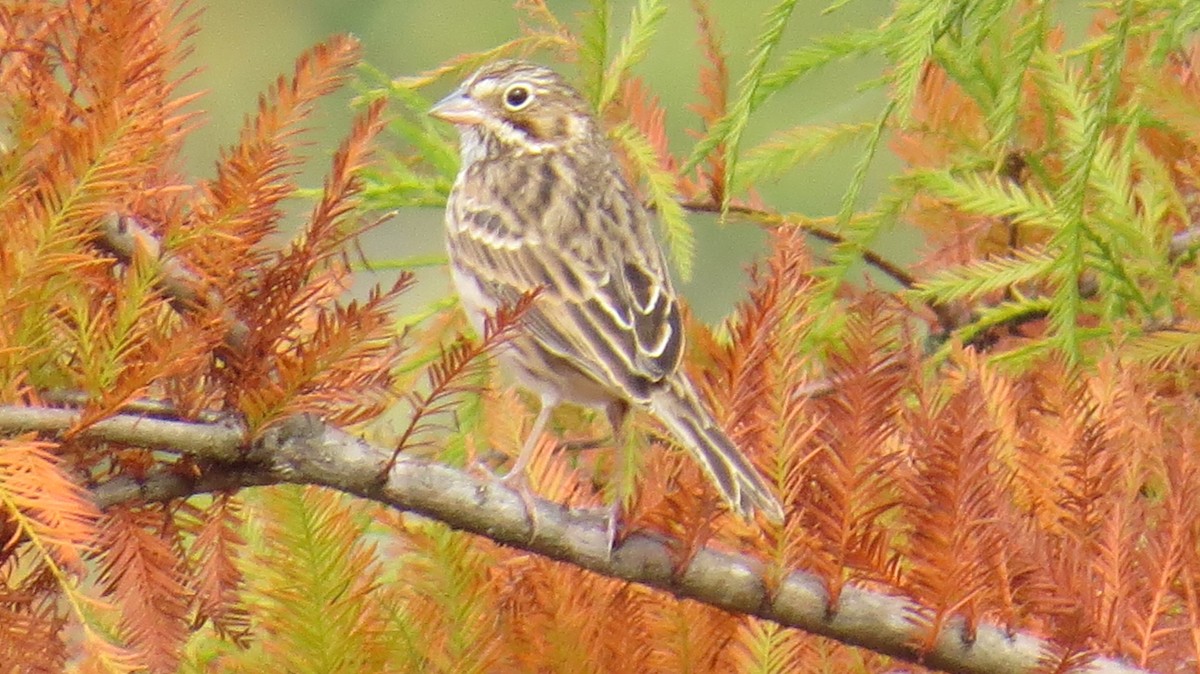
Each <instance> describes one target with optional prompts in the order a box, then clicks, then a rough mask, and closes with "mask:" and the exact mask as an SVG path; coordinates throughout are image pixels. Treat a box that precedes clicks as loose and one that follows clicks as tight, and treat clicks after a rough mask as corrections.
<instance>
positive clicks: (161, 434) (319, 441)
mask: <svg viewBox="0 0 1200 674" xmlns="http://www.w3.org/2000/svg"><path fill="white" fill-rule="evenodd" d="M78 419H79V416H78V414H77V413H75V412H72V411H69V410H60V409H49V408H38V407H21V406H0V434H12V433H16V432H23V431H39V432H43V433H63V432H66V431H68V430H70V429H72V428H74V426H75V424H76V422H77V421H78ZM78 434H79V435H80V436H82V437H89V438H94V439H99V440H108V441H118V442H124V443H130V444H134V445H137V446H147V447H155V448H157V449H160V450H165V451H175V452H181V453H182V452H186V453H188V454H192V455H194V456H196V457H198V458H201V459H207V460H209V461H212V462H215V463H214V465H212V466H209V467H207V468H206V469H205V471H204V473H203V475H201V476H200V477H196V478H192V477H188V476H183V475H179V474H175V473H172V472H170V470H169V469H166V468H164V469H161V470H160V471H158V472H153V473H151V475H150V477H148V478H147V479H145V480H142V481H136V480H133V479H131V478H128V477H119V478H116V479H114V480H111V481H109V482H106V483H103V484H100V485H98V486H96V487H94V489H93V493H94V495H95V498H96V501H97V503H98V504H100V505H101V506H102V507H111V506H113V505H116V504H122V503H139V502H148V501H163V500H172V499H176V498H186V497H187V496H189V495H193V494H199V493H206V492H211V491H223V490H231V489H238V488H242V487H249V486H258V485H265V484H273V483H284V482H287V483H295V484H311V485H322V486H326V487H331V488H333V489H338V490H340V491H343V492H347V493H350V494H355V495H358V496H361V497H363V498H368V499H372V500H374V501H377V502H379V503H384V504H387V505H390V506H392V507H395V508H397V509H400V510H404V511H408V512H412V513H417V514H420V515H424V516H426V517H430V518H433V519H436V520H439V521H441V522H444V523H446V524H447V525H449V526H451V527H453V528H455V529H460V530H462V531H467V532H471V533H474V534H478V535H480V536H486V537H488V538H490V539H492V540H495V541H497V542H499V543H503V544H506V545H510V546H513V547H516V548H521V549H523V550H527V551H529V552H532V553H536V554H539V555H543V556H546V557H549V558H552V559H556V560H559V561H563V562H567V563H570V564H574V565H576V566H579V567H582V568H585V569H588V570H591V571H594V572H596V573H599V574H603V575H606V576H610V577H613V578H620V579H623V580H627V581H630V582H635V583H640V584H643V585H648V586H651V587H656V588H659V589H662V590H665V591H667V592H670V593H671V594H673V595H675V596H677V597H686V598H689V599H694V600H696V601H700V602H703V603H706V604H709V605H712V606H716V607H718V608H721V609H724V610H727V611H732V612H737V613H744V614H748V615H754V616H758V617H760V618H764V619H767V620H772V621H774V622H777V623H779V624H781V625H785V626H790V627H796V628H800V629H803V630H806V631H809V632H813V633H815V634H820V635H823V636H826V637H829V638H832V639H836V640H838V641H841V642H843V643H846V644H850V645H853V646H858V647H862V648H868V649H870V650H873V651H876V652H879V653H884V654H887V655H891V656H894V657H897V658H900V659H904V660H909V661H913V662H918V661H919V662H920V663H921V664H923V665H924V666H927V667H933V668H937V669H942V670H945V671H950V672H963V673H971V674H990V673H998V672H1004V673H1020V672H1033V671H1035V670H1036V669H1037V665H1038V662H1039V660H1040V658H1042V657H1043V656H1044V655H1045V654H1047V653H1049V652H1050V644H1049V643H1048V642H1046V641H1044V640H1042V639H1039V638H1037V637H1034V636H1032V635H1027V634H1022V633H1016V634H1010V633H1009V632H1008V631H1006V630H1004V629H1001V628H999V627H995V626H988V625H983V626H980V627H978V628H977V629H976V631H975V634H974V638H973V639H971V638H968V636H967V633H966V632H965V630H964V629H963V625H962V623H961V622H951V623H950V624H949V625H948V626H947V628H946V629H944V630H943V631H942V633H941V634H940V635H939V638H938V640H937V642H936V645H935V646H934V648H933V650H932V651H930V652H928V653H923V654H922V653H919V652H917V651H916V650H915V649H914V648H913V647H912V646H911V644H914V643H917V642H918V638H919V637H920V634H919V628H918V627H917V626H916V625H915V622H914V621H913V620H912V618H913V616H914V615H917V614H919V613H920V612H921V608H920V607H918V606H917V605H916V604H914V603H912V602H910V601H908V600H907V599H904V598H901V597H895V596H889V595H885V594H882V593H879V592H874V591H869V590H864V589H859V588H854V587H848V588H846V590H845V591H844V592H843V593H842V596H841V599H840V600H839V602H838V604H837V606H836V607H832V610H831V609H830V607H828V606H827V603H828V597H827V595H826V593H825V590H824V584H823V582H822V581H821V579H820V578H819V577H817V576H814V575H812V574H807V573H802V572H798V571H796V572H792V573H790V574H788V575H787V576H786V577H785V578H784V579H783V581H782V583H781V584H780V585H779V586H778V588H777V589H776V590H775V592H774V593H773V594H772V593H768V590H767V586H766V584H765V583H764V581H763V577H764V573H765V569H764V568H763V565H762V563H761V562H760V561H758V560H755V559H753V558H750V557H746V556H742V555H733V554H728V553H723V552H718V551H716V550H712V549H702V550H700V552H699V553H697V554H696V555H695V557H694V558H692V560H691V561H690V562H689V563H688V564H687V565H686V566H685V567H683V568H682V569H680V570H677V569H676V564H677V559H676V557H675V556H674V555H673V553H672V549H671V547H670V546H669V544H668V543H669V542H668V541H665V540H662V539H659V538H657V537H653V536H649V535H642V534H635V535H632V536H629V537H628V538H626V539H625V540H624V541H623V542H622V543H621V544H620V545H619V546H617V547H616V548H615V549H614V550H613V551H612V555H611V556H609V555H608V554H607V537H606V535H605V530H604V516H603V515H601V514H598V513H592V512H584V511H579V510H570V509H567V508H565V507H563V506H561V505H559V504H556V503H552V502H549V501H545V500H542V499H537V498H529V499H526V498H523V497H522V496H521V495H520V494H518V493H517V492H515V491H513V490H511V489H509V488H508V487H506V486H504V485H503V484H501V483H499V482H498V481H495V480H486V479H481V478H477V477H474V476H472V475H469V474H467V473H465V472H463V471H460V470H456V469H454V468H452V467H449V466H446V465H443V464H439V463H436V462H432V461H426V460H422V459H417V458H412V457H407V456H401V457H400V458H399V460H397V461H396V462H395V464H394V466H393V467H392V469H391V470H390V471H388V472H387V474H386V475H383V474H381V471H382V468H383V466H385V465H386V464H387V463H388V461H389V459H390V458H391V450H390V449H386V448H382V447H376V446H373V445H371V444H368V443H366V442H364V441H362V440H359V439H358V438H355V437H353V436H351V435H350V434H348V433H346V432H345V431H342V430H340V429H338V428H335V427H332V426H329V425H326V424H324V423H322V422H320V421H319V420H317V419H315V418H313V417H311V416H303V415H302V416H296V417H292V418H289V419H287V420H285V421H284V422H282V423H281V424H279V425H277V426H275V427H272V428H271V429H268V430H267V431H265V432H264V433H263V434H262V436H261V437H260V438H258V439H257V440H255V441H253V442H251V443H249V444H244V443H243V442H242V437H243V435H242V433H241V431H240V429H234V428H230V427H229V426H228V425H219V424H202V423H186V422H179V421H168V420H163V419H154V418H148V417H142V416H136V415H117V416H114V417H112V418H110V419H106V420H104V421H101V422H98V423H96V424H93V425H91V426H88V427H86V428H84V429H82V430H79V431H78ZM527 502H528V504H529V506H530V507H532V508H533V511H534V512H532V513H528V512H527V511H526V503H527ZM530 515H533V516H534V519H536V521H537V526H536V527H534V526H533V525H532V524H531V519H530ZM1073 671H1077V672H1088V673H1090V674H1118V673H1120V674H1134V673H1137V672H1142V670H1139V669H1136V668H1133V667H1130V666H1127V665H1123V664H1121V663H1118V662H1116V661H1112V660H1095V661H1092V662H1091V663H1090V664H1089V665H1087V666H1086V667H1084V668H1081V669H1077V670H1073Z"/></svg>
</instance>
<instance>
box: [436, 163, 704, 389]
mask: <svg viewBox="0 0 1200 674" xmlns="http://www.w3.org/2000/svg"><path fill="white" fill-rule="evenodd" d="M535 175H536V174H535ZM530 187H532V186H530ZM618 188H619V185H618V186H614V187H613V189H594V190H587V191H580V193H579V201H576V202H575V203H574V205H571V204H567V203H565V202H561V203H560V202H551V203H545V200H543V202H541V203H540V204H537V205H540V206H541V208H540V209H539V208H536V207H535V204H529V203H527V204H518V205H517V207H515V208H514V207H512V206H513V204H512V203H505V204H498V203H490V204H487V205H485V204H483V203H479V202H473V201H472V200H470V199H463V200H461V201H460V203H461V207H460V208H457V209H455V211H454V212H453V213H451V215H450V218H451V223H450V225H451V228H450V232H451V234H450V245H451V246H452V248H453V253H454V255H455V256H456V257H457V258H458V259H459V260H460V261H461V262H462V264H464V265H465V266H467V267H468V268H469V269H470V272H471V273H472V275H473V276H474V277H475V279H476V281H477V282H478V283H479V284H480V285H481V287H482V288H483V289H484V290H485V292H486V293H487V294H489V295H490V296H492V297H494V298H497V299H499V300H500V301H501V302H511V301H514V300H515V298H516V297H518V296H520V294H522V293H525V292H529V291H533V290H535V289H540V293H539V295H538V299H537V301H536V302H534V304H533V306H532V307H531V308H530V310H529V311H528V313H526V315H525V316H524V318H523V320H524V323H525V325H526V326H527V329H528V330H529V332H530V334H531V335H533V336H534V337H535V339H537V340H538V342H539V343H540V345H541V346H542V347H543V348H545V349H547V350H549V351H550V352H551V353H553V354H555V355H557V356H559V357H561V358H563V359H565V360H567V361H568V362H571V363H573V364H575V365H576V366H577V367H578V368H579V369H580V370H581V371H582V372H584V373H586V374H587V375H588V376H590V377H591V378H593V379H595V380H597V381H598V382H599V383H601V384H603V385H605V386H606V387H609V388H614V389H618V390H622V391H623V392H624V393H625V397H628V398H631V399H633V400H640V401H646V400H648V398H649V393H650V389H651V387H652V385H653V384H655V383H657V382H659V381H661V380H663V379H664V378H665V377H667V376H668V375H670V374H671V373H673V372H674V371H675V370H676V368H677V367H678V365H679V360H680V357H681V355H682V350H683V330H682V320H681V317H680V313H679V305H678V301H677V300H676V297H675V293H674V291H673V289H672V287H671V282H670V278H669V277H668V276H667V274H666V269H665V265H664V263H663V259H662V252H661V250H660V249H659V248H658V245H657V243H656V242H655V241H654V239H653V237H652V235H651V232H650V228H649V224H648V217H647V215H646V212H645V209H644V208H643V207H642V206H641V204H639V203H636V202H633V203H628V201H627V199H626V198H625V195H626V194H629V195H631V194H632V192H631V191H629V190H628V188H626V189H625V190H621V189H618ZM523 192H524V193H526V194H536V193H537V190H536V189H529V188H527V189H526V190H523ZM521 218H524V219H525V220H531V219H532V221H524V222H523V221H521Z"/></svg>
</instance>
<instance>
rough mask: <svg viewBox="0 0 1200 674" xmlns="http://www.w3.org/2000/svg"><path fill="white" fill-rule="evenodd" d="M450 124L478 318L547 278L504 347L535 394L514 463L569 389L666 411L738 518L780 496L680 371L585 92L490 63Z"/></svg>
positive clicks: (518, 67)
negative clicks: (456, 137)
mask: <svg viewBox="0 0 1200 674" xmlns="http://www.w3.org/2000/svg"><path fill="white" fill-rule="evenodd" d="M431 114H433V115H434V116H436V117H439V118H441V119H445V120H447V121H450V122H453V123H455V124H456V125H457V126H458V128H459V131H460V133H461V136H462V160H463V164H462V168H461V170H460V172H459V175H458V179H457V181H456V182H455V185H454V189H453V190H452V192H451V194H450V199H449V202H448V204H447V208H446V242H447V250H448V252H449V256H450V262H451V272H452V275H453V277H454V281H455V284H456V286H457V287H458V290H459V294H460V296H461V299H462V303H463V306H464V307H465V309H466V311H467V313H468V314H469V315H470V316H471V318H472V320H473V321H474V322H475V324H476V326H477V327H480V326H481V325H482V322H483V317H484V315H485V313H486V312H490V311H494V310H495V309H496V308H498V307H499V306H500V305H502V304H505V303H509V302H512V301H514V300H516V299H517V298H518V297H519V296H520V295H521V294H522V293H525V292H529V291H533V290H535V289H540V294H539V295H538V298H537V300H536V301H535V302H534V304H533V306H532V308H531V309H530V310H529V311H528V312H527V313H526V314H525V316H524V318H523V330H522V333H521V334H520V335H519V336H518V337H517V338H516V339H514V340H513V342H512V343H511V345H510V346H509V347H508V348H507V349H506V351H505V352H504V355H503V356H502V358H503V360H504V363H505V364H506V365H507V366H509V367H510V368H511V369H512V370H513V371H514V372H515V373H516V375H517V377H518V379H519V380H520V382H521V383H522V384H523V385H524V386H526V387H528V388H530V389H531V390H533V391H536V392H538V393H539V394H540V395H541V397H542V411H541V413H540V414H539V415H538V418H537V420H535V422H534V428H533V430H532V434H531V437H530V438H529V440H528V441H527V442H526V443H525V447H524V448H523V449H522V452H521V456H520V457H519V458H518V460H517V463H516V465H515V466H514V469H513V470H514V471H522V470H523V469H524V467H525V463H526V461H527V460H528V458H529V454H530V453H531V451H532V450H533V447H534V445H535V443H536V440H537V437H538V436H539V435H540V433H541V430H542V428H543V426H544V425H545V422H546V419H547V415H548V414H549V411H550V410H551V409H552V408H553V407H554V406H555V405H557V404H558V403H559V402H563V401H568V402H574V403H579V404H584V405H590V406H600V407H604V408H605V409H606V410H607V411H608V413H609V416H610V418H611V419H614V423H617V424H619V422H620V419H621V418H622V417H623V416H624V413H625V410H627V409H628V408H629V407H630V406H632V407H636V408H641V409H645V410H648V411H649V412H650V413H652V414H653V415H654V416H656V417H657V418H658V419H660V420H661V421H662V422H663V423H664V424H665V425H666V426H667V428H668V429H669V430H670V431H671V433H672V434H673V435H674V436H675V437H676V438H677V440H678V441H679V442H680V444H681V445H682V446H683V447H685V448H686V449H688V450H689V451H690V452H691V454H692V455H693V456H694V457H695V458H696V459H697V460H698V461H699V463H700V465H701V466H702V467H703V468H704V470H705V472H706V473H707V474H708V476H709V477H710V478H711V479H712V481H713V484H714V485H716V487H717V488H718V489H719V490H720V492H721V494H722V495H723V496H724V497H725V499H726V500H727V501H728V502H729V504H730V505H731V506H732V507H733V508H734V509H735V510H736V511H738V512H739V513H741V514H742V515H744V516H747V517H748V516H750V515H751V514H752V513H753V511H754V510H755V509H759V510H762V511H763V512H764V513H765V514H766V515H767V516H768V517H769V518H771V519H772V520H775V521H779V520H782V519H783V511H782V508H780V505H779V502H778V501H777V500H776V498H775V497H774V496H773V495H772V494H771V492H770V490H769V489H768V488H767V486H766V485H765V484H764V483H763V481H762V479H761V478H760V477H759V475H758V473H757V471H756V470H755V469H754V467H753V466H752V465H751V464H750V463H749V462H748V461H747V460H746V459H745V457H743V456H742V454H741V453H740V452H739V451H738V449H737V448H736V447H735V446H734V445H733V443H732V442H730V440H729V439H728V437H727V436H726V435H725V434H724V433H723V432H722V431H721V429H720V428H719V427H718V426H717V424H716V422H715V421H714V419H713V417H712V415H711V414H710V413H709V412H708V410H707V409H706V408H705V406H704V405H703V404H702V403H701V402H700V399H699V397H698V396H697V394H696V392H695V389H694V388H693V386H692V385H691V383H690V382H689V381H688V380H687V378H686V377H685V376H684V374H683V373H682V371H681V370H680V367H679V364H680V357H681V356H682V353H683V329H682V324H681V318H680V313H679V305H678V302H677V299H676V295H675V291H674V290H673V288H672V287H671V281H670V277H669V276H668V274H667V271H666V265H665V263H664V260H663V255H662V251H661V249H660V248H659V246H658V244H657V242H656V241H655V239H654V237H653V235H652V231H651V226H650V222H649V217H648V215H647V213H646V210H645V208H643V206H642V204H641V203H640V202H639V201H638V200H637V198H636V194H635V192H634V191H633V189H631V187H630V186H629V184H628V183H627V182H626V180H625V178H624V176H623V175H622V173H621V170H620V168H619V166H618V164H617V161H616V159H615V157H614V156H613V154H612V151H611V149H610V148H609V146H608V143H607V141H606V139H605V137H604V135H603V134H602V133H601V131H600V129H599V128H598V126H597V123H596V121H595V120H594V118H593V117H592V115H591V113H590V111H589V109H588V105H587V103H586V102H585V101H584V99H583V97H582V96H580V95H579V93H578V92H577V91H575V90H574V89H573V88H571V87H570V86H569V85H567V84H566V83H565V82H564V81H563V80H562V79H561V78H560V77H559V76H558V75H557V74H555V73H554V72H553V71H551V70H549V69H547V68H543V67H540V66H537V65H533V64H529V63H522V62H513V61H504V62H499V63H495V64H493V65H489V66H485V67H484V68H482V69H481V70H479V71H478V72H476V73H475V74H474V75H472V76H471V77H470V78H468V79H467V80H466V81H465V82H464V83H463V85H462V86H461V87H460V88H459V89H458V90H457V91H455V92H454V93H452V94H451V95H450V96H447V97H446V98H445V99H443V100H442V101H441V102H439V103H438V104H437V105H436V106H435V107H434V108H433V110H432V111H431Z"/></svg>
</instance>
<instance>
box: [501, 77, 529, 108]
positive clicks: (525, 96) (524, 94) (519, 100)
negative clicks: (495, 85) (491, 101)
mask: <svg viewBox="0 0 1200 674" xmlns="http://www.w3.org/2000/svg"><path fill="white" fill-rule="evenodd" d="M501 100H503V101H504V107H506V108H508V109H509V110H511V111H513V112H516V111H518V110H524V109H525V108H527V107H529V104H530V103H532V102H533V87H531V86H529V85H528V84H526V83H524V82H517V83H515V84H510V85H508V88H506V89H505V90H504V95H503V96H502V97H501Z"/></svg>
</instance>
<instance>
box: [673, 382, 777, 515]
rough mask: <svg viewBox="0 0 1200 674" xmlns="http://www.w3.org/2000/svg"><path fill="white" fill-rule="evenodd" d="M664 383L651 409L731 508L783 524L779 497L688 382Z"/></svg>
mask: <svg viewBox="0 0 1200 674" xmlns="http://www.w3.org/2000/svg"><path fill="white" fill-rule="evenodd" d="M664 383H666V386H663V387H662V388H659V389H658V390H656V391H655V392H654V393H652V394H651V398H650V410H651V412H653V413H654V415H655V416H657V417H658V418H659V419H660V420H662V422H663V423H664V424H666V426H667V428H668V429H669V430H670V431H671V434H672V435H674V436H675V438H676V439H677V440H678V441H679V442H680V444H682V445H683V446H684V448H686V449H687V450H688V452H690V453H691V455H692V456H693V457H694V458H695V459H696V461H698V462H699V463H700V466H701V467H702V468H703V469H704V472H705V473H706V474H707V475H708V478H709V480H711V481H712V483H713V485H714V486H715V487H716V488H717V490H718V491H720V492H721V496H723V497H725V500H726V501H727V502H728V503H729V505H730V507H731V508H733V510H735V511H737V513H738V514H739V515H741V516H742V517H744V518H746V519H750V518H751V517H753V516H754V511H755V509H758V510H760V511H762V513H763V514H764V515H766V516H767V518H768V519H770V520H771V521H772V522H775V523H777V524H778V523H782V522H783V508H782V507H781V506H780V505H779V499H777V498H775V495H774V494H772V493H771V489H770V488H769V487H768V486H767V484H766V483H765V482H764V481H763V479H762V476H761V475H759V473H758V470H757V469H755V468H754V466H753V465H752V464H751V463H750V461H749V460H748V459H747V458H746V457H745V456H744V455H743V454H742V453H741V451H740V450H738V448H737V447H736V446H734V444H733V442H732V441H731V440H730V439H729V437H728V436H727V435H725V433H724V431H722V430H721V428H720V427H719V426H718V425H717V422H716V420H715V419H713V416H712V414H711V413H710V412H709V411H708V408H707V407H706V406H705V404H704V403H703V402H701V400H700V396H699V395H697V394H696V390H695V388H693V387H692V385H691V383H690V382H688V381H687V380H686V379H684V378H682V377H672V378H671V379H670V380H669V382H664Z"/></svg>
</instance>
